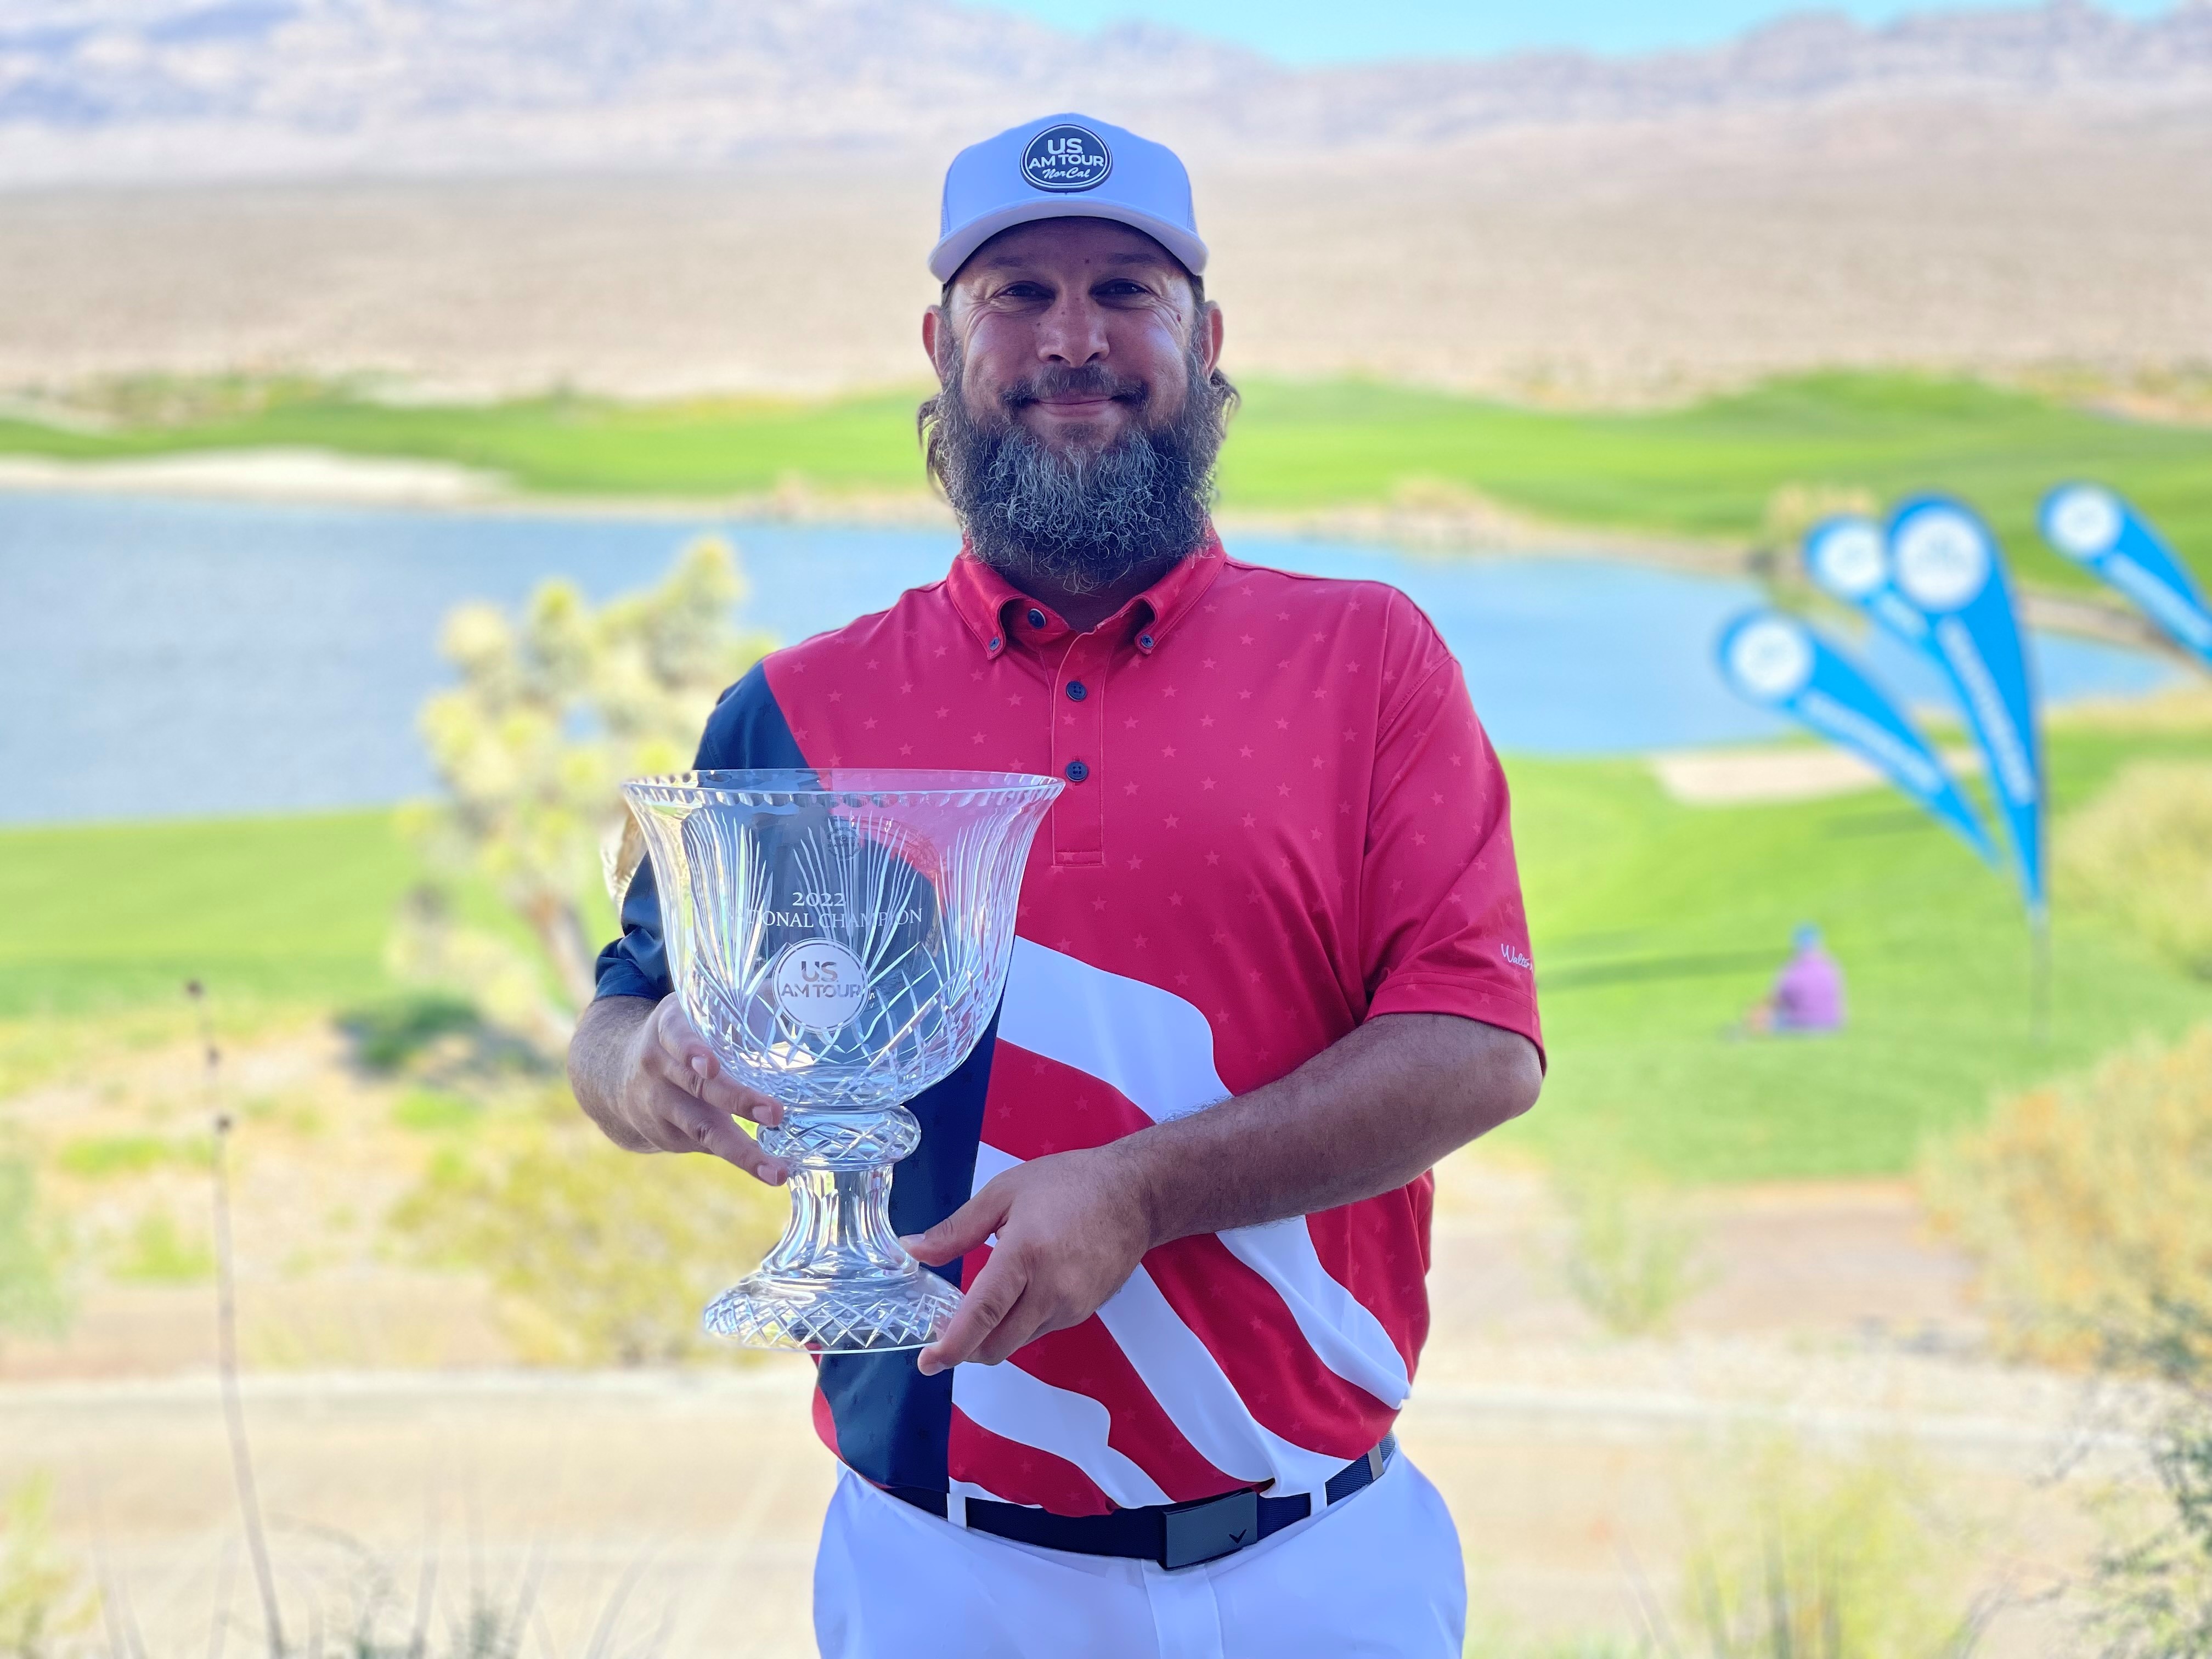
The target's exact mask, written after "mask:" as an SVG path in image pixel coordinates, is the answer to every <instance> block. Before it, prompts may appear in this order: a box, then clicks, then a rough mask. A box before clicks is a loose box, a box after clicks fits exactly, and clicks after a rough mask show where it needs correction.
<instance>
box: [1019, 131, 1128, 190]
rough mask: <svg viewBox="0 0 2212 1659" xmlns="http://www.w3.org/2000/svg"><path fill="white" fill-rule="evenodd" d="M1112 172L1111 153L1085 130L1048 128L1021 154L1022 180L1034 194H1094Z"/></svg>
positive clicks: (1100, 141) (1112, 161) (1098, 139)
mask: <svg viewBox="0 0 2212 1659" xmlns="http://www.w3.org/2000/svg"><path fill="white" fill-rule="evenodd" d="M1113 171H1114V153H1113V152H1112V151H1111V150H1109V149H1107V148H1106V143H1105V140H1103V138H1101V137H1099V136H1098V135H1097V133H1095V132H1093V131H1091V129H1090V128H1088V127H1077V126H1057V127H1047V128H1046V129H1045V130H1044V131H1042V132H1040V133H1039V134H1037V136H1036V137H1034V138H1032V139H1030V147H1029V148H1028V149H1025V150H1024V151H1023V152H1022V177H1023V178H1024V179H1026V180H1027V181H1028V182H1029V185H1030V187H1031V188H1032V189H1035V190H1048V191H1054V192H1055V193H1060V194H1066V193H1070V192H1073V191H1085V190H1096V189H1097V188H1098V186H1099V185H1103V184H1104V183H1105V182H1106V175H1107V174H1108V173H1111V172H1113Z"/></svg>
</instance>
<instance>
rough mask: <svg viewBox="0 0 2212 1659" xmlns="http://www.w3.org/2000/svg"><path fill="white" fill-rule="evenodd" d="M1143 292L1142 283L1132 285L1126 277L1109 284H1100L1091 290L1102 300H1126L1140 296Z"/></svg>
mask: <svg viewBox="0 0 2212 1659" xmlns="http://www.w3.org/2000/svg"><path fill="white" fill-rule="evenodd" d="M1144 291H1145V288H1144V284H1143V283H1133V282H1131V281H1129V280H1128V279H1127V277H1121V278H1118V279H1116V280H1115V281H1114V282H1110V283H1100V284H1099V285H1098V286H1097V288H1096V289H1093V290H1092V292H1094V293H1096V294H1097V295H1098V297H1099V298H1100V299H1102V300H1127V299H1130V298H1132V297H1133V296H1135V295H1141V294H1142V293H1144Z"/></svg>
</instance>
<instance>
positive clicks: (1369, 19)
mask: <svg viewBox="0 0 2212 1659" xmlns="http://www.w3.org/2000/svg"><path fill="white" fill-rule="evenodd" d="M986 3H988V4H990V5H992V6H994V8H998V9H1005V10H1009V11H1018V12H1023V13H1026V14H1027V15H1030V16H1032V17H1035V18H1036V19H1037V20H1038V21H1040V22H1046V23H1051V24H1054V25H1055V26H1057V27H1061V28H1068V29H1077V30H1091V29H1096V28H1097V27H1101V26H1102V25H1104V24H1107V23H1113V22H1120V21H1125V20H1129V19H1144V20H1147V21H1152V22H1158V23H1168V24H1172V25H1174V26H1175V27H1178V28H1185V29H1189V30H1191V31H1192V32H1194V33H1199V34H1210V35H1213V36H1216V37H1217V38H1219V39H1222V40H1234V41H1237V42H1238V43H1239V44H1241V45H1243V46H1255V47H1257V48H1258V49H1259V50H1261V52H1266V53H1267V54H1268V55H1269V56H1270V57H1273V58H1280V59H1282V60H1283V61H1285V62H1286V63H1291V64H1340V63H1352V62H1356V61H1358V60H1359V59H1361V58H1433V57H1480V56H1486V55H1488V54H1490V53H1493V52H1517V51H1522V50H1526V49H1528V48H1531V47H1539V46H1577V47H1580V48H1582V49H1583V50H1584V51H1588V52H1650V51H1654V50H1656V49H1658V48H1662V47H1667V46H1706V45H1710V44H1711V43H1713V42H1716V41H1720V40H1728V39H1729V37H1731V36H1733V35H1736V34H1740V33H1742V32H1743V31H1744V30H1745V29H1747V28H1749V27H1753V25H1755V24H1758V23H1761V22H1764V21H1768V20H1770V19H1771V18H1775V17H1779V16H1782V15H1785V14H1787V13H1790V12H1793V11H1802V10H1808V9H1820V10H1826V11H1846V12H1849V13H1850V15H1852V16H1854V17H1857V18H1858V19H1860V20H1861V21H1865V22H1882V21H1887V20H1889V19H1891V18H1893V17H1896V16H1898V15H1899V14H1901V13H1904V12H1907V11H1925V10H1942V9H1962V7H1963V5H1966V4H1971V5H1978V6H1984V7H1986V6H1989V5H1991V4H2015V5H2016V4H2019V3H2021V0H1949V3H1948V4H1937V5H1929V4H1928V3H1926V0H1923V3H1921V4H1918V5H1915V4H1911V3H1903V4H1899V3H1895V0H1797V3H1790V0H986ZM2101 3H2102V4H2103V5H2104V8H2105V9H2106V10H2107V11H2113V12H2121V13H2125V14H2127V15H2130V16H2136V17H2146V16H2151V15H2156V14H2158V13H2160V12H2164V11H2166V10H2167V9H2169V7H2170V0H2101Z"/></svg>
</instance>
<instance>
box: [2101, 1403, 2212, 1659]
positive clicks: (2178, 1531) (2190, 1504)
mask: <svg viewBox="0 0 2212 1659" xmlns="http://www.w3.org/2000/svg"><path fill="white" fill-rule="evenodd" d="M2149 1451H2150V1462H2151V1470H2152V1474H2154V1477H2155V1480H2156V1485H2157V1489H2158V1500H2159V1501H2158V1508H2159V1510H2160V1511H2161V1513H2160V1516H2159V1519H2158V1520H2156V1521H2155V1522H2153V1523H2152V1524H2151V1525H2150V1526H2149V1527H2148V1528H2144V1529H2141V1530H2139V1531H2138V1533H2137V1534H2136V1535H2135V1536H2133V1537H2130V1538H2127V1539H2125V1540H2124V1541H2119V1542H2117V1543H2114V1544H2112V1545H2109V1546H2107V1547H2106V1548H2104V1549H2102V1550H2100V1552H2099V1553H2097V1555H2096V1557H2095V1559H2094V1560H2093V1563H2092V1565H2091V1570H2090V1574H2089V1579H2088V1583H2087V1585H2086V1587H2085V1592H2086V1593H2085V1602H2084V1617H2083V1619H2082V1621H2081V1627H2082V1632H2083V1634H2084V1635H2085V1636H2086V1637H2087V1638H2088V1639H2089V1640H2090V1641H2092V1642H2093V1643H2094V1644H2095V1651H2096V1654H2097V1656H2098V1659H2203V1656H2204V1655H2206V1654H2208V1653H2212V1396H2209V1395H2206V1394H2204V1393H2203V1392H2202V1391H2199V1392H2196V1393H2192V1394H2191V1395H2187V1396H2185V1399H2184V1400H2183V1401H2182V1402H2181V1403H2180V1404H2179V1405H2178V1406H2176V1407H2174V1408H2173V1409H2172V1410H2171V1411H2170V1412H2168V1413H2167V1414H2166V1416H2165V1418H2164V1419H2162V1420H2161V1421H2160V1423H2159V1424H2158V1425H2157V1426H2156V1427H2155V1428H2154V1430H2153V1431H2152V1432H2151V1436H2150V1444H2149Z"/></svg>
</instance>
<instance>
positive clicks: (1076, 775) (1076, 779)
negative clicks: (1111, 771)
mask: <svg viewBox="0 0 2212 1659" xmlns="http://www.w3.org/2000/svg"><path fill="white" fill-rule="evenodd" d="M1090 775H1091V769H1090V768H1089V767H1087V766H1085V764H1084V763H1082V762H1081V761H1070V762H1068V763H1067V781H1069V782H1070V783H1080V782H1082V781H1084V779H1085V778H1087V777H1089V776H1090Z"/></svg>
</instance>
